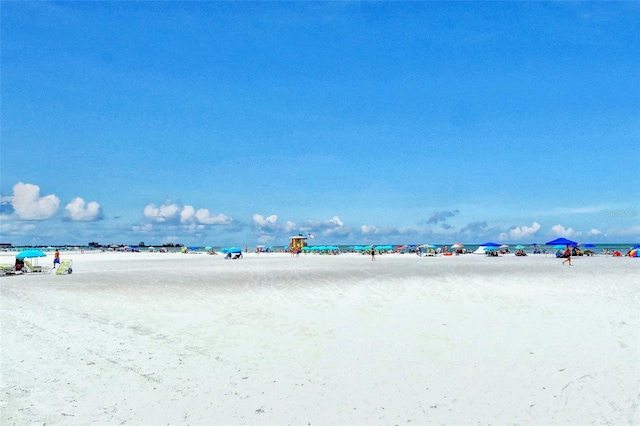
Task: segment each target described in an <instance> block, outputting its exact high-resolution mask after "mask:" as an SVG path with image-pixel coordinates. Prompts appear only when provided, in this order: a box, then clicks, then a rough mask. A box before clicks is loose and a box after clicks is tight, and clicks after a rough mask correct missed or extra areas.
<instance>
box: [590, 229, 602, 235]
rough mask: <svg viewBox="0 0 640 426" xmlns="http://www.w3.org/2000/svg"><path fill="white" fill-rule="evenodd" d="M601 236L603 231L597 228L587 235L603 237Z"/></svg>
mask: <svg viewBox="0 0 640 426" xmlns="http://www.w3.org/2000/svg"><path fill="white" fill-rule="evenodd" d="M601 234H602V231H599V230H597V229H595V228H593V229H592V230H591V231H589V232H588V233H587V235H601Z"/></svg>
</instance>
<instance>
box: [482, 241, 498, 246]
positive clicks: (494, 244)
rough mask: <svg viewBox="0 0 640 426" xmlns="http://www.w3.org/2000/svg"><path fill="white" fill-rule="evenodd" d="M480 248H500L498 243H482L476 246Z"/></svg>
mask: <svg viewBox="0 0 640 426" xmlns="http://www.w3.org/2000/svg"><path fill="white" fill-rule="evenodd" d="M478 245H479V246H480V247H500V244H498V243H491V242H489V243H484V244H478Z"/></svg>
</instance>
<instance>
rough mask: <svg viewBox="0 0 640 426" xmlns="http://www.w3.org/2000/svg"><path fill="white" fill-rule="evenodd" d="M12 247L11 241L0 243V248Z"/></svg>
mask: <svg viewBox="0 0 640 426" xmlns="http://www.w3.org/2000/svg"><path fill="white" fill-rule="evenodd" d="M12 248H13V244H11V243H0V250H8V249H12Z"/></svg>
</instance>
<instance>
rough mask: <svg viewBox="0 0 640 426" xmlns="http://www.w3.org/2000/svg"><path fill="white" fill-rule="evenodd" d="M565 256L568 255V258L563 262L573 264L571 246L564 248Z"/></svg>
mask: <svg viewBox="0 0 640 426" xmlns="http://www.w3.org/2000/svg"><path fill="white" fill-rule="evenodd" d="M564 257H566V259H565V260H563V261H562V264H563V265H564V263H565V262H569V266H571V249H570V248H569V246H567V248H566V249H565V250H564Z"/></svg>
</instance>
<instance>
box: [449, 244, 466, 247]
mask: <svg viewBox="0 0 640 426" xmlns="http://www.w3.org/2000/svg"><path fill="white" fill-rule="evenodd" d="M462 247H464V244H461V243H455V244H454V245H452V246H451V248H462Z"/></svg>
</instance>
